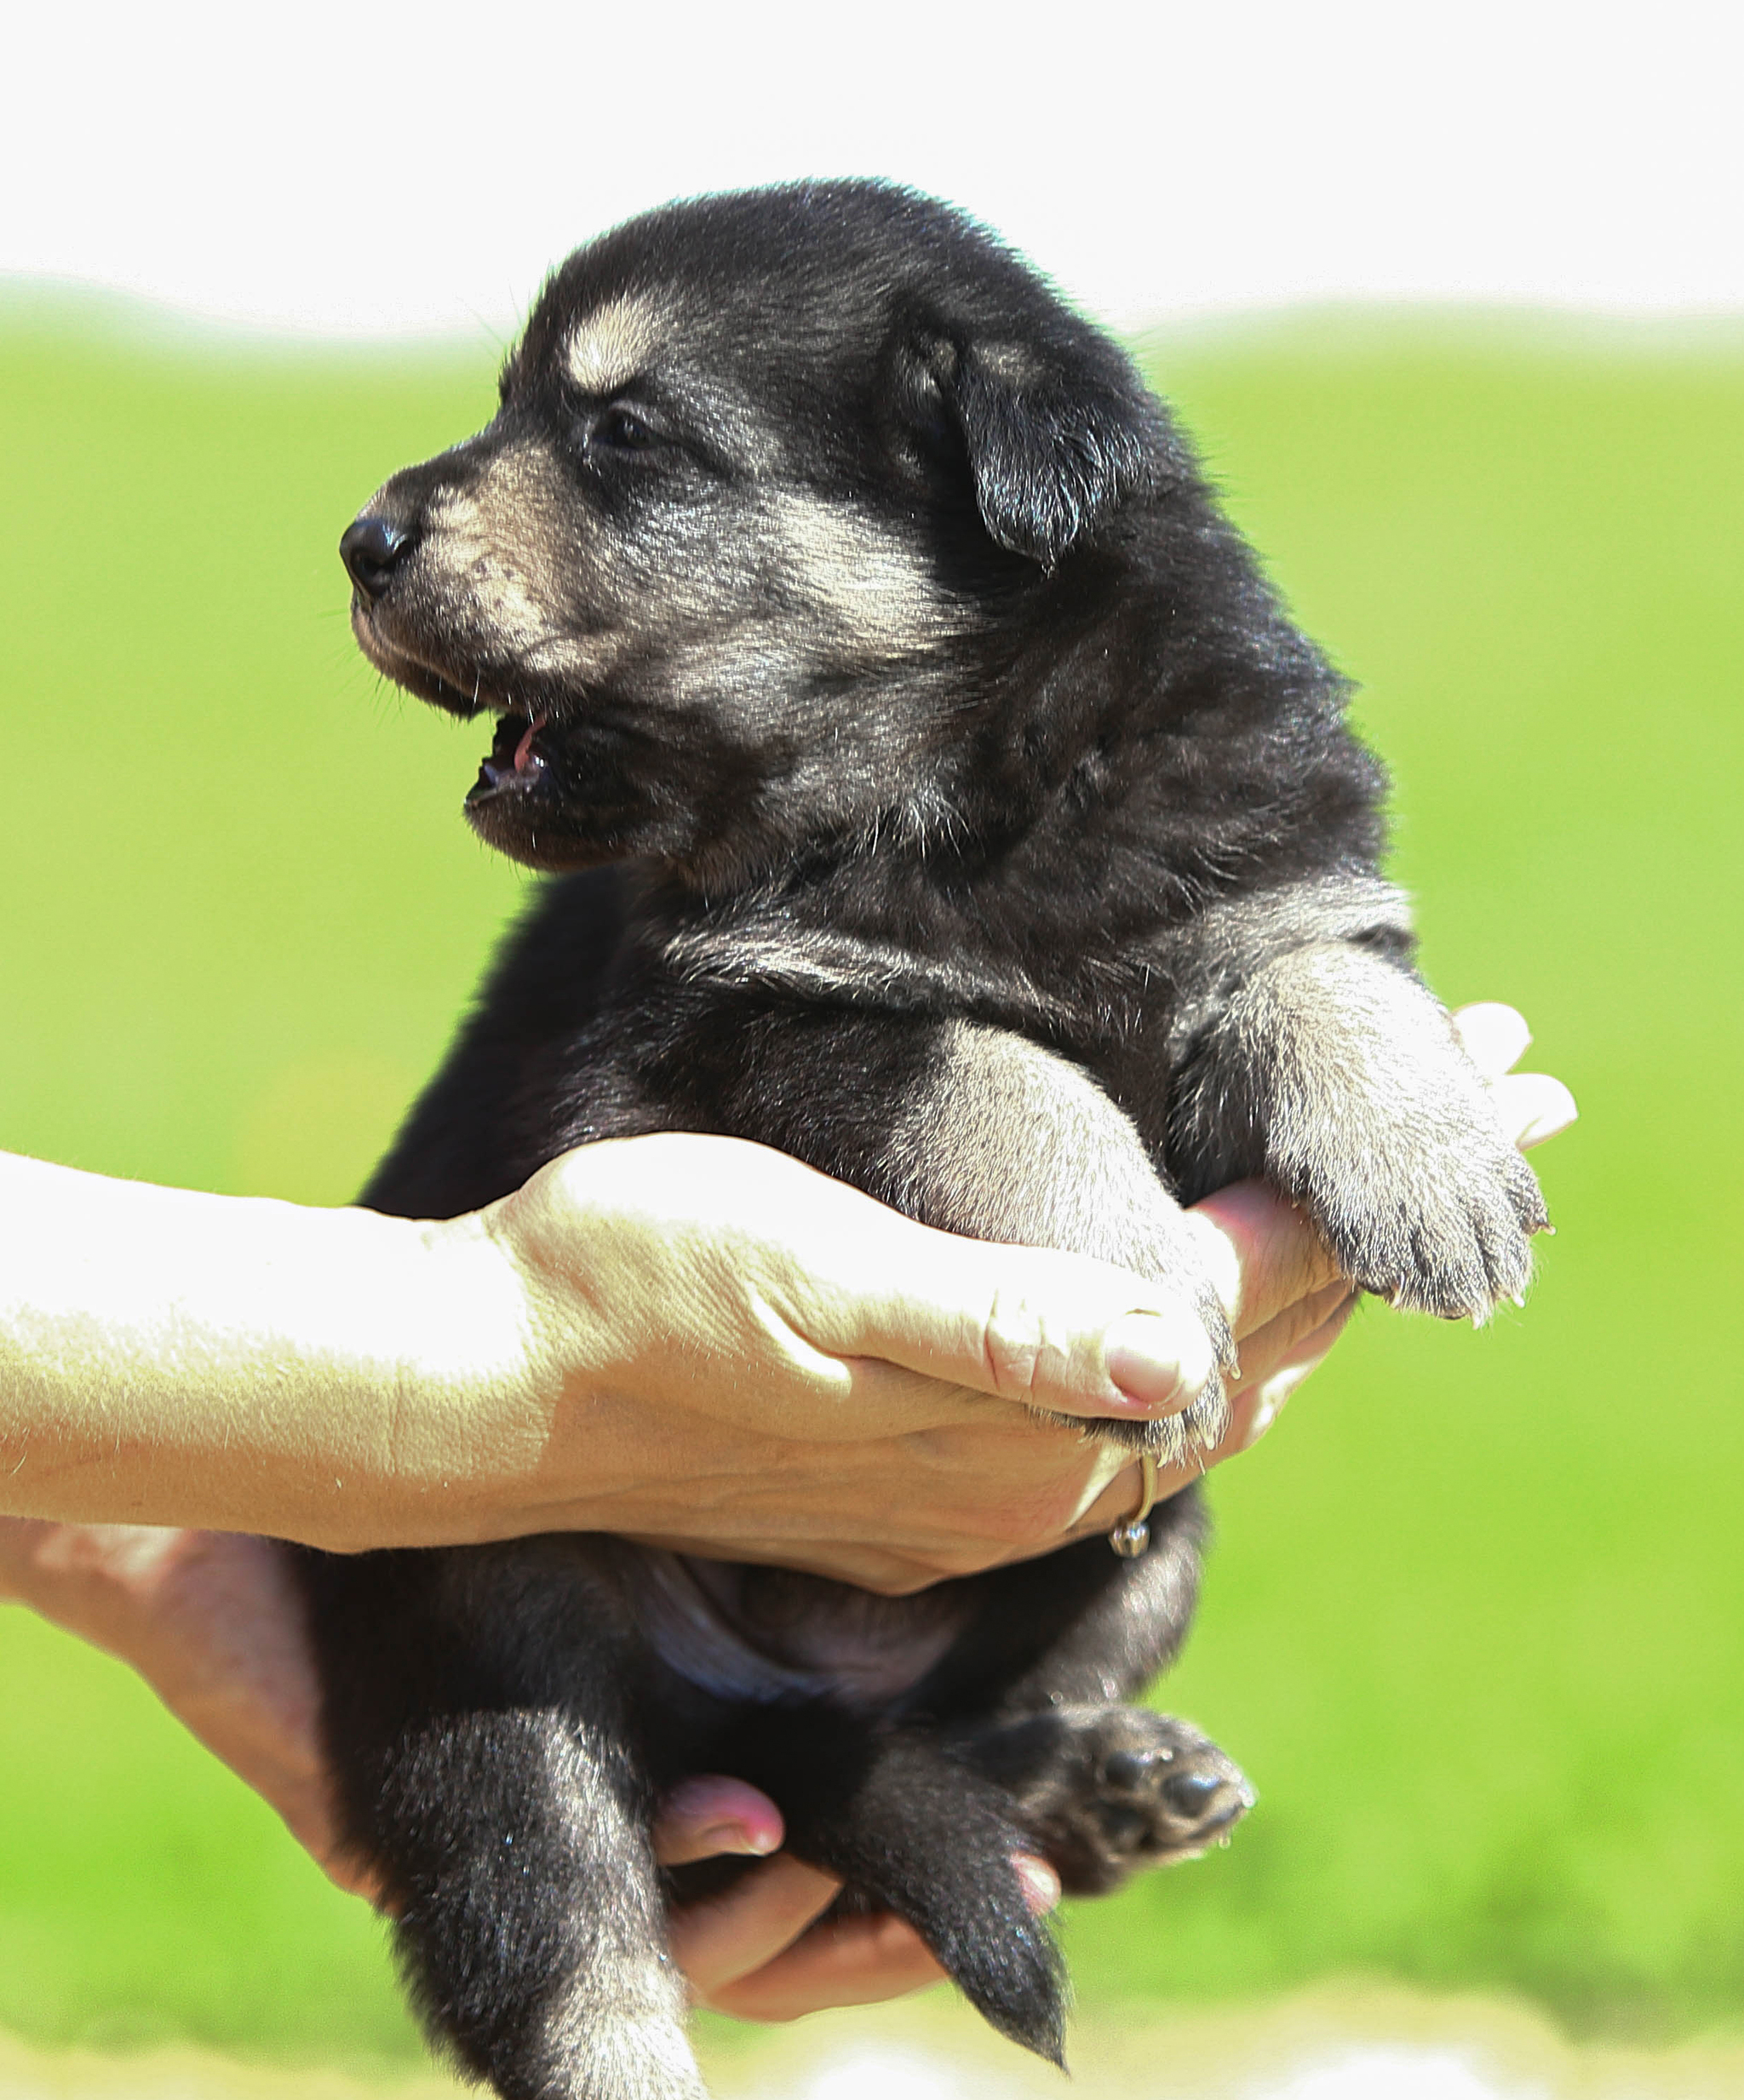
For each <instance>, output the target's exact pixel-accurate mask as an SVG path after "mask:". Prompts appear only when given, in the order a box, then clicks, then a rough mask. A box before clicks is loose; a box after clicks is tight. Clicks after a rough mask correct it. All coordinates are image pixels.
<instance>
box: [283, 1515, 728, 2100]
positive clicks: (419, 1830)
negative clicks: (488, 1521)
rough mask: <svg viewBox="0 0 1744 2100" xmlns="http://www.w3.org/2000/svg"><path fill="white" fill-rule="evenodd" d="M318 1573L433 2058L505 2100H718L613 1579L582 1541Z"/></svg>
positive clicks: (348, 1721)
mask: <svg viewBox="0 0 1744 2100" xmlns="http://www.w3.org/2000/svg"><path fill="white" fill-rule="evenodd" d="M299 1558H300V1562H301V1567H302V1569H303V1575H304V1585H305V1591H306V1594H307V1596H308V1598H309V1600H310V1604H311V1607H312V1617H313V1625H314V1628H315V1631H316V1634H317V1637H318V1643H319V1644H320V1646H321V1649H322V1650H323V1652H324V1658H325V1669H324V1693H325V1697H324V1715H323V1719H324V1731H325V1735H326V1739H327V1744H328V1748H329V1753H330V1759H331V1762H332V1765H333V1769H334V1772H335V1776H336V1782H337V1788H338V1793H339V1796H340V1801H341V1809H342V1810H343V1812H344V1815H345V1816H346V1820H347V1834H348V1836H349V1837H350V1838H351V1839H352V1841H353V1844H354V1845H355V1846H356V1848H357V1850H359V1853H360V1854H362V1855H363V1856H365V1857H367V1858H368V1859H370V1861H371V1862H374V1863H375V1864H376V1867H377V1868H378V1870H379V1871H380V1873H381V1878H382V1881H383V1887H384V1894H385V1896H386V1898H387V1904H388V1907H389V1908H391V1909H392V1911H393V1914H394V1926H395V1940H396V1944H397V1948H398V1952H399V1957H400V1961H401V1965H402V1967H403V1969H404V1973H405V1977H406V1980H407V1982H408V1984H409V1986H410V1991H411V1994H412V1997H413V2000H414V2003H415V2005H416V2008H417V2010H418V2011H419V2013H420V2014H421V2016H422V2018H423V2021H424V2023H425V2025H426V2027H427V2029H428V2030H429V2032H430V2034H431V2037H432V2039H433V2041H435V2042H436V2043H437V2044H438V2045H439V2046H441V2047H445V2048H446V2049H449V2050H451V2051H453V2053H454V2054H455V2055H456V2057H458V2059H459V2060H460V2062H461V2063H462V2065H463V2066H464V2067H465V2068H467V2069H468V2071H470V2072H471V2073H472V2074H473V2075H474V2076H475V2077H478V2078H481V2079H485V2080H488V2081H489V2082H490V2085H491V2086H493V2087H494V2089H495V2090H496V2091H497V2092H498V2093H499V2094H501V2095H502V2096H503V2100H583V2096H585V2100H701V2096H702V2093H703V2086H702V2083H701V2080H700V2078H699V2077H698V2074H697V2068H696V2064H695V2062H694V2059H693V2058H692V2057H691V2051H690V2046H689V2044H688V2042H687V2040H686V2034H685V2012H686V2002H685V1992H684V1986H683V1979H682V1978H681V1977H680V1975H679V1974H678V1972H677V1971H676V1970H675V1969H674V1966H673V1964H672V1962H671V1959H670V1958H669V1956H668V1954H667V1952H666V1934H665V1917H664V1908H663V1897H662V1892H661V1886H660V1880H659V1875H658V1870H657V1868H656V1865H655V1862H654V1857H653V1850H652V1845H651V1840H650V1836H649V1829H650V1811H651V1802H650V1788H649V1784H648V1781H647V1778H646V1776H645V1769H644V1764H643V1760H642V1759H641V1758H640V1755H639V1754H638V1751H637V1747H636V1738H635V1731H634V1727H633V1724H632V1720H631V1714H630V1709H629V1703H628V1701H629V1688H630V1685H631V1684H632V1683H633V1681H634V1672H633V1670H632V1669H631V1668H630V1667H628V1664H629V1661H630V1660H631V1658H630V1657H629V1655H628V1652H627V1646H626V1641H625V1638H624V1636H623V1631H622V1623H621V1621H622V1614H621V1612H618V1611H617V1610H616V1609H615V1608H614V1599H613V1595H612V1589H611V1583H610V1581H609V1580H602V1579H601V1578H600V1575H599V1574H598V1573H597V1572H594V1571H593V1570H591V1569H589V1568H588V1566H587V1565H586V1564H584V1562H583V1558H582V1549H581V1548H579V1547H572V1546H569V1545H568V1543H567V1542H565V1541H528V1542H526V1543H525V1544H523V1545H519V1546H504V1547H490V1548H477V1549H472V1550H470V1551H466V1552H421V1553H370V1554H362V1555H359V1556H356V1557H355V1558H333V1557H330V1556H327V1555H324V1554H306V1555H302V1556H300V1557H299ZM596 1558H597V1556H596ZM346 1630H348V1631H349V1632H350V1633H351V1635H352V1637H353V1638H352V1640H351V1642H350V1644H348V1645H341V1643H340V1641H339V1639H338V1635H339V1634H340V1633H341V1632H342V1631H346Z"/></svg>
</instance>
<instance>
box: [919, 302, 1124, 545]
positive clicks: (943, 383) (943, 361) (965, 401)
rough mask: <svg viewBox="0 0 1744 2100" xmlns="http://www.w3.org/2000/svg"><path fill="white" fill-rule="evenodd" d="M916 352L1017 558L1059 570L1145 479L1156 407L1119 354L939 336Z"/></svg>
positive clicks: (985, 513) (988, 510)
mask: <svg viewBox="0 0 1744 2100" xmlns="http://www.w3.org/2000/svg"><path fill="white" fill-rule="evenodd" d="M915 349H916V353H917V354H916V364H917V366H918V370H917V371H916V373H915V377H916V378H917V379H919V380H920V381H921V385H922V387H923V388H926V389H927V390H928V391H931V390H932V389H936V393H934V403H935V405H936V406H935V416H936V413H937V407H943V409H944V411H945V413H946V416H948V418H949V422H950V423H951V424H952V425H954V426H955V433H956V435H957V437H958V438H959V439H960V440H961V444H962V446H963V448H964V450H965V451H966V452H967V456H968V464H969V472H970V474H971V476H972V479H973V483H974V489H975V502H976V505H977V508H978V509H979V511H980V513H981V518H982V522H983V523H984V525H986V527H987V530H988V531H989V533H990V535H991V536H992V537H993V538H994V539H995V540H996V541H997V542H998V543H999V544H1000V545H1001V547H1003V548H1008V549H1009V550H1010V551H1011V552H1012V553H1013V554H1025V555H1027V556H1028V557H1029V558H1030V559H1031V560H1032V561H1036V562H1039V563H1040V564H1041V566H1042V568H1043V569H1046V570H1051V569H1053V568H1054V567H1055V566H1056V565H1057V564H1058V562H1059V560H1060V558H1061V557H1062V556H1063V555H1064V554H1065V553H1066V551H1067V550H1068V549H1069V548H1070V547H1071V546H1072V545H1073V543H1074V542H1076V540H1077V539H1078V538H1079V537H1080V536H1081V535H1082V534H1083V533H1084V532H1085V531H1087V530H1088V529H1089V528H1090V527H1091V526H1093V525H1096V524H1098V523H1099V521H1100V520H1101V519H1103V518H1104V517H1106V516H1107V515H1108V514H1109V513H1110V511H1112V510H1113V509H1114V508H1116V505H1117V504H1119V503H1120V502H1121V501H1122V498H1124V497H1125V496H1127V495H1129V494H1130V493H1131V492H1132V491H1133V490H1134V489H1135V488H1137V487H1138V486H1139V484H1140V483H1141V482H1142V481H1143V480H1144V479H1145V476H1146V473H1147V470H1148V468H1149V467H1150V461H1151V457H1152V454H1153V449H1154V447H1155V446H1156V442H1157V439H1158V437H1159V435H1160V431H1159V423H1158V416H1157V411H1156V404H1155V403H1154V402H1153V401H1152V400H1151V398H1150V394H1149V393H1147V392H1146V391H1145V387H1144V385H1143V383H1142V382H1140V380H1139V377H1138V375H1137V374H1136V373H1135V372H1133V370H1132V369H1131V367H1130V366H1128V365H1127V363H1126V360H1125V359H1124V358H1122V356H1121V354H1120V353H1119V352H1118V351H1116V350H1115V349H1114V347H1112V345H1105V344H1103V343H1100V342H1098V343H1096V344H1095V345H1094V351H1093V353H1092V354H1090V355H1085V354H1083V353H1081V352H1078V351H1076V348H1075V351H1074V352H1073V353H1068V354H1067V355H1065V356H1064V357H1062V356H1058V355H1054V354H1050V353H1047V352H1045V351H1037V350H1034V349H1031V348H1030V347H1029V346H1027V345H1025V344H1019V343H1004V342H988V341H978V340H973V339H972V340H970V341H967V342H959V341H954V340H953V339H952V338H951V337H950V336H947V335H944V334H936V335H933V336H931V337H930V338H923V340H922V341H921V342H920V343H919V344H917V345H916V346H915ZM1095 353H1100V354H1095ZM929 382H930V383H929Z"/></svg>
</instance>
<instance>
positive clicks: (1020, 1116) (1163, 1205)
mask: <svg viewBox="0 0 1744 2100" xmlns="http://www.w3.org/2000/svg"><path fill="white" fill-rule="evenodd" d="M881 1171H882V1173H883V1175H884V1176H885V1177H886V1179H891V1180H892V1181H893V1182H894V1184H895V1186H896V1188H897V1191H898V1194H897V1196H896V1200H897V1201H898V1202H901V1203H902V1205H903V1207H904V1208H907V1209H909V1210H910V1211H911V1212H912V1213H913V1214H914V1215H915V1216H917V1217H920V1218H923V1219H926V1221H927V1223H928V1224H931V1225H941V1226H943V1227H944V1228H945V1229H946V1230H947V1231H953V1232H962V1233H967V1234H969V1235H970V1236H972V1237H975V1238H978V1239H987V1240H1007V1241H1012V1242H1017V1243H1018V1244H1022V1245H1026V1246H1032V1247H1059V1248H1067V1249H1069V1250H1070V1251H1071V1252H1073V1253H1076V1254H1094V1255H1097V1256H1099V1257H1100V1258H1101V1259H1104V1260H1105V1261H1112V1262H1117V1263H1119V1264H1120V1265H1122V1267H1125V1268H1129V1269H1135V1270H1137V1271H1139V1273H1140V1274H1141V1275H1145V1276H1150V1277H1156V1278H1157V1279H1158V1280H1159V1281H1161V1282H1165V1283H1167V1284H1168V1285H1169V1286H1170V1287H1171V1288H1173V1290H1175V1291H1177V1292H1178V1293H1179V1294H1180V1296H1181V1297H1182V1298H1183V1299H1184V1300H1185V1302H1186V1304H1187V1305H1189V1306H1190V1307H1191V1309H1192V1310H1193V1311H1194V1312H1195V1313H1196V1315H1197V1317H1199V1319H1200V1320H1201V1321H1202V1323H1204V1326H1205V1328H1206V1329H1207V1331H1208V1334H1209V1335H1210V1337H1211V1340H1212V1344H1213V1350H1214V1351H1215V1353H1216V1355H1217V1357H1218V1358H1219V1362H1220V1363H1223V1365H1224V1366H1225V1368H1227V1366H1228V1365H1229V1363H1230V1362H1231V1358H1232V1354H1233V1351H1232V1345H1231V1338H1230V1332H1229V1326H1228V1323H1227V1321H1226V1319H1225V1315H1224V1311H1223V1307H1222V1305H1221V1303H1220V1302H1219V1299H1218V1296H1217V1293H1216V1291H1215V1289H1214V1288H1213V1285H1212V1282H1211V1280H1210V1277H1209V1276H1208V1274H1207V1272H1206V1270H1205V1267H1204V1265H1203V1263H1202V1259H1201V1257H1200V1254H1199V1250H1198V1248H1197V1245H1196V1242H1195V1241H1194V1239H1193V1237H1192V1236H1191V1234H1190V1232H1189V1231H1188V1229H1187V1227H1186V1225H1185V1219H1184V1217H1183V1214H1182V1211H1181V1208H1180V1205H1179V1203H1178V1202H1176V1201H1175V1199H1174V1197H1173V1195H1172V1194H1171V1193H1170V1192H1169V1191H1168V1189H1167V1186H1166V1185H1164V1183H1163V1181H1162V1179H1161V1177H1160V1176H1159V1174H1158V1173H1157V1170H1156V1166H1155V1164H1154V1163H1153V1162H1152V1161H1151V1158H1150V1155H1149V1153H1148V1152H1147V1151H1146V1150H1145V1145H1144V1142H1143V1140H1142V1139H1140V1137H1139V1133H1138V1130H1137V1128H1136V1127H1135V1126H1134V1125H1133V1121H1132V1119H1131V1118H1130V1117H1129V1116H1127V1115H1126V1114H1125V1113H1124V1112H1123V1111H1122V1110H1121V1109H1119V1108H1118V1107H1116V1105H1115V1104H1114V1102H1113V1101H1111V1100H1110V1099H1109V1097H1108V1095H1107V1094H1106V1093H1104V1092H1103V1090H1102V1088H1101V1087H1099V1086H1098V1084H1097V1083H1096V1082H1095V1081H1094V1080H1093V1078H1091V1076H1089V1074H1088V1073H1087V1072H1085V1071H1084V1070H1081V1067H1079V1066H1078V1065H1076V1064H1072V1063H1071V1062H1070V1060H1069V1059H1065V1058H1063V1057H1060V1056H1058V1055H1057V1054H1056V1053H1053V1051H1050V1050H1047V1049H1045V1048H1043V1047H1041V1045H1040V1044H1037V1043H1034V1042H1031V1041H1028V1040H1027V1039H1026V1038H1024V1037H1023V1036H1013V1035H1010V1034H1007V1033H1006V1032H1005V1031H1004V1030H999V1029H995V1028H989V1027H982V1026H978V1025H976V1024H972V1023H968V1022H961V1021H959V1022H953V1023H951V1024H948V1025H947V1026H945V1027H944V1028H943V1029H942V1030H940V1031H939V1034H938V1041H937V1042H936V1045H935V1047H934V1051H933V1055H932V1059H931V1060H930V1066H929V1070H928V1073H927V1081H926V1082H925V1083H924V1084H923V1085H922V1086H921V1087H917V1088H916V1089H915V1092H914V1093H913V1094H912V1095H911V1097H910V1098H909V1100H908V1101H906V1102H905V1103H904V1104H903V1105H901V1107H900V1109H899V1110H898V1113H897V1114H896V1116H894V1118H893V1119H892V1122H891V1125H890V1127H889V1130H888V1134H887V1138H886V1143H885V1146H884V1157H883V1160H882V1161H881ZM1227 1422H1228V1410H1227V1407H1226V1403H1225V1397H1224V1390H1223V1384H1222V1380H1221V1378H1220V1376H1219V1375H1218V1374H1216V1373H1215V1372H1213V1376H1212V1379H1211V1381H1210V1383H1209V1384H1208V1386H1207V1387H1206V1388H1205V1391H1204V1392H1203V1393H1202V1396H1201V1397H1200V1398H1199V1399H1198V1400H1197V1401H1196V1403H1195V1404H1194V1405H1193V1406H1192V1407H1191V1408H1190V1409H1188V1411H1187V1412H1186V1413H1185V1414H1182V1415H1179V1416H1175V1417H1171V1418H1169V1419H1167V1420H1163V1421H1160V1422H1153V1423H1124V1422H1122V1423H1113V1422H1098V1423H1097V1424H1096V1425H1095V1428H1096V1432H1097V1434H1099V1436H1104V1437H1107V1438H1109V1439H1110V1441H1115V1442H1119V1443H1126V1444H1128V1445H1130V1446H1133V1447H1134V1448H1140V1447H1142V1448H1146V1449H1152V1450H1156V1451H1157V1452H1159V1453H1160V1454H1161V1455H1163V1456H1164V1457H1165V1458H1167V1459H1168V1460H1170V1461H1172V1462H1178V1461H1179V1460H1180V1459H1182V1458H1183V1457H1184V1456H1185V1455H1186V1454H1187V1453H1188V1452H1189V1451H1190V1450H1192V1449H1210V1448H1211V1447H1212V1446H1213V1444H1215V1443H1216V1442H1217V1440H1218V1438H1219V1437H1220V1436H1221V1435H1222V1434H1223V1432H1224V1429H1225V1426H1227ZM1075 1426H1078V1427H1082V1426H1083V1425H1082V1424H1081V1423H1078V1424H1076V1425H1075Z"/></svg>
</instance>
